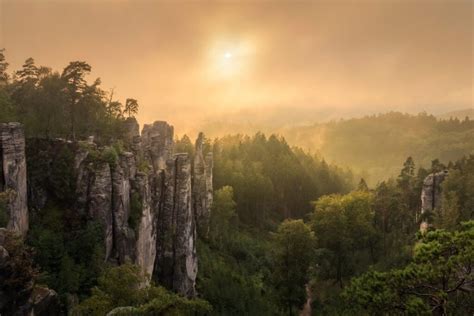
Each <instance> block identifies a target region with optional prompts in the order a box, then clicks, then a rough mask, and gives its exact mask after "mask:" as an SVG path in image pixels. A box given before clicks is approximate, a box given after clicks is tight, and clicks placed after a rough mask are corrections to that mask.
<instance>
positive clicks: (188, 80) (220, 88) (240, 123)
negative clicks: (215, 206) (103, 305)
mask: <svg viewBox="0 0 474 316" xmlns="http://www.w3.org/2000/svg"><path fill="white" fill-rule="evenodd" d="M92 3H93V5H92ZM472 5H473V4H472V2H471V1H462V0H461V1H459V0H456V1H430V2H429V5H427V2H426V1H391V0H390V1H350V0H348V1H338V2H330V1H313V2H311V1H308V2H298V3H294V2H293V1H291V2H269V1H243V2H233V1H212V2H200V1H153V2H152V1H93V2H92V1H88V0H77V1H67V2H62V1H41V0H40V1H23V0H20V1H10V0H1V1H0V20H1V22H0V47H3V48H5V49H6V51H5V54H6V56H7V58H8V61H9V63H10V65H11V69H19V68H20V67H21V65H22V64H23V62H24V60H25V59H26V58H28V57H33V58H35V61H36V63H37V64H39V65H47V66H49V67H52V68H53V69H62V68H64V67H65V66H66V65H67V64H68V62H69V61H71V60H85V61H87V62H88V63H89V64H91V65H92V68H93V72H92V75H91V76H90V77H89V80H91V81H92V80H93V79H95V78H96V77H101V79H102V81H103V82H104V86H103V88H104V89H106V90H108V89H114V93H115V95H114V96H115V97H116V98H118V99H124V98H126V97H134V98H136V99H137V100H138V101H139V104H140V111H139V114H138V116H137V118H138V120H139V122H140V123H142V124H143V123H150V122H152V121H154V120H155V119H163V120H168V121H171V122H173V123H174V125H175V127H176V130H177V132H178V134H180V135H182V134H183V133H190V134H192V135H195V131H196V130H198V129H199V130H204V131H206V130H209V132H210V133H211V134H215V135H218V134H222V133H221V131H220V130H219V129H218V128H216V124H215V123H216V122H218V123H221V124H222V123H223V122H224V124H223V125H227V126H234V127H236V129H237V130H234V132H240V131H244V132H245V131H246V130H251V131H252V132H253V131H254V130H258V129H267V130H271V129H276V128H278V127H282V126H286V127H288V125H301V124H312V123H314V122H318V121H326V120H330V119H339V118H340V117H354V116H356V117H357V116H362V115H365V114H374V113H382V112H387V111H393V110H394V111H402V112H408V113H414V114H416V113H419V112H422V111H427V112H428V113H434V114H442V113H445V112H449V111H453V110H460V109H465V108H472V104H473V103H472V100H473V95H472V91H473V83H472V70H473V62H472V38H473V25H472V23H473V21H472V14H473V10H472ZM26 16H27V17H28V18H27V19H26V18H25V17H26ZM46 17H47V18H46ZM224 132H228V131H227V130H225V131H224Z"/></svg>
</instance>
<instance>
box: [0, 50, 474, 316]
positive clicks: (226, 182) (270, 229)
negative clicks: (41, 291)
mask: <svg viewBox="0 0 474 316" xmlns="http://www.w3.org/2000/svg"><path fill="white" fill-rule="evenodd" d="M90 72H91V66H90V65H89V64H88V63H86V62H83V61H73V62H71V63H69V64H68V65H66V67H65V68H64V69H63V70H62V71H56V70H52V69H50V68H48V67H44V66H39V65H36V63H35V61H34V59H32V58H29V59H27V60H26V61H25V63H24V65H23V67H22V68H21V69H20V70H17V71H14V72H11V71H10V70H9V68H8V63H7V61H6V59H5V55H4V51H0V122H14V121H15V122H20V123H22V124H23V126H24V129H25V134H26V137H27V165H28V167H29V168H30V169H29V171H28V172H30V170H31V172H32V173H34V172H36V173H38V174H37V176H38V177H41V173H42V172H44V169H45V167H44V166H42V157H41V156H40V155H39V154H38V152H36V151H35V147H34V144H37V143H40V142H42V141H48V140H54V139H66V140H68V141H70V142H73V143H74V142H76V141H77V142H78V141H83V140H87V139H88V138H89V137H90V136H93V137H94V141H95V142H96V143H97V144H100V145H102V146H104V147H103V148H105V149H103V150H98V151H97V153H96V156H94V159H97V160H100V161H112V162H113V161H116V159H117V155H119V154H120V153H121V152H122V151H123V150H124V149H123V147H124V139H125V137H126V136H125V131H124V129H123V122H125V121H126V119H127V118H129V117H133V116H134V115H136V113H137V112H138V111H139V102H138V101H137V100H136V99H133V98H127V99H126V100H124V101H119V100H116V99H115V98H114V93H113V91H104V90H103V89H102V88H101V81H100V79H95V80H92V81H91V80H89V78H88V75H89V74H90ZM321 129H323V130H324V141H323V143H322V144H318V145H315V144H312V143H305V142H311V141H312V140H313V138H311V135H313V134H318V133H321ZM399 129H403V130H404V131H405V133H399ZM288 135H289V136H287V137H286V138H284V137H282V136H280V135H275V134H271V135H265V134H263V133H256V134H254V135H244V134H236V135H227V136H222V137H218V138H214V139H209V138H206V139H205V142H204V151H205V152H209V153H212V154H213V157H214V171H213V173H214V175H213V188H214V192H213V204H212V210H211V215H210V223H209V232H208V234H207V235H204V236H198V237H199V240H198V243H197V256H198V259H199V270H198V274H197V281H196V290H197V293H198V295H197V296H196V297H194V298H189V297H185V296H181V295H179V294H177V293H174V292H173V291H171V290H169V289H167V288H165V287H164V286H163V285H162V284H158V283H155V282H151V283H147V282H146V281H145V280H144V276H143V271H140V268H139V267H137V266H136V265H133V264H131V263H130V264H123V265H114V264H113V263H110V262H105V261H104V249H103V243H104V241H103V237H102V236H103V234H102V229H103V227H101V225H100V223H97V222H93V221H89V222H87V223H84V222H83V221H81V220H80V219H79V217H78V216H77V214H74V212H73V211H72V209H71V208H70V207H69V205H70V203H71V199H72V198H73V196H72V195H73V192H74V191H73V190H72V188H73V186H74V184H73V183H72V182H71V180H70V179H71V175H70V172H71V171H70V168H69V167H68V166H69V165H72V164H73V161H74V159H73V157H71V154H70V152H68V151H61V152H59V153H58V154H57V157H56V159H57V161H58V163H57V165H58V166H60V168H58V169H57V170H53V171H52V173H51V174H50V175H49V178H48V180H47V181H46V180H45V183H44V186H47V187H48V190H50V191H52V192H54V199H53V200H50V201H49V202H48V203H47V205H45V206H44V208H43V209H41V211H38V210H36V211H35V210H33V211H32V212H31V214H30V230H29V232H28V235H27V236H26V238H24V239H22V238H20V237H18V236H16V235H15V234H13V233H11V232H3V231H2V235H1V236H0V237H1V238H0V239H1V240H3V243H4V248H5V249H6V250H7V251H8V253H9V254H10V257H12V258H14V260H12V262H11V263H9V264H8V265H5V264H3V262H4V261H2V260H3V259H2V258H3V257H0V272H1V273H0V280H1V283H0V297H2V296H3V297H12V296H13V297H14V299H12V300H10V301H9V300H3V301H2V300H0V314H2V315H22V314H20V313H17V311H16V310H15V308H16V305H15V301H19V300H21V295H22V293H23V292H24V291H23V290H24V289H25V288H26V287H27V285H28V284H30V283H32V282H33V283H37V284H44V285H47V287H48V288H50V289H53V290H54V291H55V292H57V294H58V297H59V298H58V300H59V303H58V307H57V310H56V311H55V313H56V314H57V315H299V313H300V311H301V310H302V309H303V308H304V306H305V304H306V305H309V306H310V311H311V312H312V314H313V315H382V314H383V315H470V314H472V313H473V311H474V298H473V295H472V291H473V288H474V279H473V274H472V268H473V262H474V221H473V217H474V153H473V152H472V148H474V143H473V142H474V121H472V120H470V119H466V120H461V121H460V120H457V119H455V120H438V119H436V118H435V117H433V116H431V115H428V114H420V115H417V116H413V115H408V114H401V113H387V114H381V115H378V116H372V117H365V118H363V119H352V120H346V121H341V122H334V123H330V124H327V125H324V126H319V125H316V126H314V127H311V128H307V129H299V130H296V129H295V130H294V131H292V132H291V133H290V134H288ZM387 139H389V141H387ZM369 144H370V146H369ZM174 146H175V149H174V150H175V152H185V153H188V154H189V155H190V156H191V157H193V155H195V154H196V153H195V146H194V145H193V143H192V142H191V139H190V138H189V137H188V136H186V135H182V136H180V137H176V139H175V145H174ZM297 146H301V147H297ZM309 147H312V148H316V147H317V148H318V151H317V153H315V151H308V150H307V149H303V148H309ZM341 166H342V167H341ZM395 170H396V171H395ZM445 170H446V171H447V172H448V173H449V175H448V176H447V178H446V180H445V181H443V183H442V184H441V196H442V198H441V203H440V205H439V206H437V207H436V208H434V209H433V210H432V212H424V213H422V212H421V209H422V204H421V203H422V200H421V198H420V196H421V192H422V190H423V185H424V180H425V179H426V178H427V177H428V176H429V175H432V174H435V173H437V172H441V171H445ZM364 172H365V174H366V175H367V176H370V180H371V181H368V179H364ZM35 176H36V175H35ZM8 198H9V197H8V192H1V193H0V227H4V226H6V223H7V222H8V216H9V214H8V211H7V207H6V205H7V203H8ZM141 207H143V206H142V205H140V203H139V201H138V200H137V199H134V197H133V195H132V199H131V209H132V216H131V217H130V219H129V221H131V223H130V225H131V227H136V226H134V225H136V224H133V221H136V218H135V219H134V217H133V214H135V213H133V212H134V211H133V210H134V209H137V208H141ZM423 221H428V222H429V223H430V226H429V229H428V230H427V231H426V232H423V231H420V223H422V222H423ZM22 291H23V292H22ZM111 311H113V312H111Z"/></svg>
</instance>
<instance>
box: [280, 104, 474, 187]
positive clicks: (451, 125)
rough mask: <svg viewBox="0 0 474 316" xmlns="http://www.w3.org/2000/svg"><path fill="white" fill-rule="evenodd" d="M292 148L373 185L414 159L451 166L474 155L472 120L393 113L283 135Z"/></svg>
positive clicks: (419, 161) (392, 174) (291, 129)
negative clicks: (345, 169)
mask: <svg viewBox="0 0 474 316" xmlns="http://www.w3.org/2000/svg"><path fill="white" fill-rule="evenodd" d="M280 133H281V134H282V135H284V136H285V138H286V139H287V141H288V143H290V144H292V145H297V146H301V147H302V148H306V149H310V150H312V151H317V152H319V153H320V154H321V155H323V156H324V157H325V158H326V159H328V161H332V162H335V163H337V164H339V165H342V166H350V167H351V168H352V169H353V170H355V171H356V172H360V173H362V174H363V176H364V178H365V179H366V180H367V181H368V182H369V183H370V184H376V183H377V182H378V181H381V180H383V179H386V178H387V177H389V176H394V175H396V174H397V169H398V166H399V165H400V164H401V163H402V162H403V161H404V160H405V159H406V157H408V156H411V157H413V159H414V160H415V161H416V162H417V163H418V165H420V166H423V167H425V168H427V167H429V166H430V164H431V161H432V160H434V159H439V160H440V161H444V162H448V161H453V160H456V159H459V158H461V157H462V156H464V155H468V154H472V153H474V120H473V119H472V118H471V119H463V120H459V119H448V120H439V119H437V118H436V117H435V116H432V115H428V114H425V113H421V114H419V115H410V114H403V113H399V112H391V113H387V114H380V115H374V116H366V117H363V118H354V119H348V120H340V121H333V122H329V123H321V124H316V125H313V126H307V127H294V128H290V129H287V130H282V131H280Z"/></svg>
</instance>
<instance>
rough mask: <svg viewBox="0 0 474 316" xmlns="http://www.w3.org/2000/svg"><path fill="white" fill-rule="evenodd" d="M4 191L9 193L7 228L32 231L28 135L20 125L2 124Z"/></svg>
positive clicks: (1, 184)
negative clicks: (27, 165)
mask: <svg viewBox="0 0 474 316" xmlns="http://www.w3.org/2000/svg"><path fill="white" fill-rule="evenodd" d="M0 192H7V194H8V203H7V205H8V215H9V221H8V225H7V227H8V228H9V229H12V230H14V231H18V232H20V233H21V234H22V235H23V236H25V235H26V233H27V231H28V205H27V187H26V159H25V136H24V132H23V127H22V125H21V124H19V123H2V124H0Z"/></svg>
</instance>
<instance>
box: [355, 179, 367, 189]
mask: <svg viewBox="0 0 474 316" xmlns="http://www.w3.org/2000/svg"><path fill="white" fill-rule="evenodd" d="M357 190H359V191H365V192H368V191H369V187H368V186H367V182H365V180H364V178H360V181H359V184H358V185H357Z"/></svg>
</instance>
